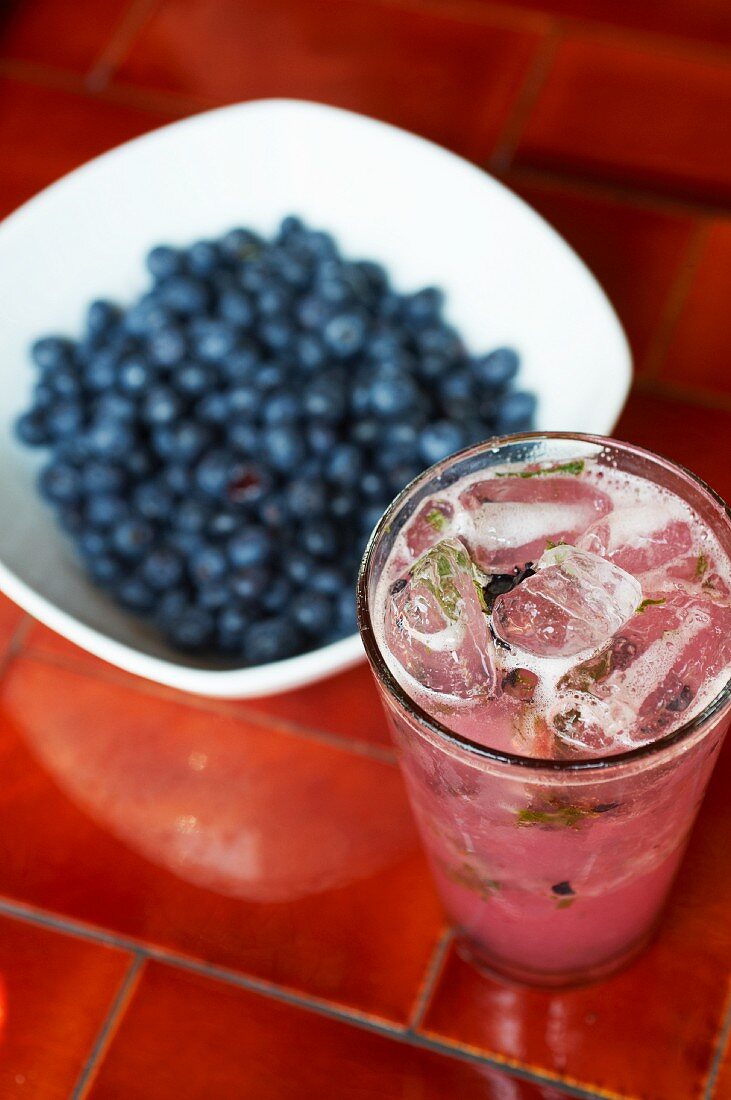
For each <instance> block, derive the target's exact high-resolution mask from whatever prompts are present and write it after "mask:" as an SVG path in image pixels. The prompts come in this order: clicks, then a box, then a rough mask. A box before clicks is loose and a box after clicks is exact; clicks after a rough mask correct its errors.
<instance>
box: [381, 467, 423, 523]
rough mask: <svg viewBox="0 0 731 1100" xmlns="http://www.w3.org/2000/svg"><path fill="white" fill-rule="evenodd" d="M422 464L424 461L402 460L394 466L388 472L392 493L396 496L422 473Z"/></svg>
mask: <svg viewBox="0 0 731 1100" xmlns="http://www.w3.org/2000/svg"><path fill="white" fill-rule="evenodd" d="M422 466H423V463H416V462H402V463H400V464H399V465H398V466H394V467H392V469H391V470H389V472H388V484H389V488H390V490H391V493H390V495H391V496H394V495H395V494H396V493H400V492H401V490H402V489H403V488H404V487H405V486H406V485H408V484H409V482H410V481H413V480H414V478H415V477H417V476H418V475H419V474H420V473H421V470H422ZM371 526H373V525H371ZM369 530H370V528H369Z"/></svg>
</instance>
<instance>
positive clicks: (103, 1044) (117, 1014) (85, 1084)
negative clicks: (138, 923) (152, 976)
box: [70, 952, 145, 1100]
mask: <svg viewBox="0 0 731 1100" xmlns="http://www.w3.org/2000/svg"><path fill="white" fill-rule="evenodd" d="M144 966H145V957H144V955H143V954H142V953H141V952H138V953H136V955H135V957H134V958H133V959H132V960H131V962H130V965H129V967H128V968H127V973H126V974H125V976H124V978H123V979H122V984H121V985H120V987H119V989H118V990H117V994H116V996H115V998H114V1000H113V1001H112V1003H111V1005H110V1006H109V1011H108V1012H107V1015H106V1019H105V1020H104V1023H103V1024H102V1026H101V1028H100V1030H99V1033H98V1035H97V1037H96V1040H95V1042H94V1045H93V1047H92V1048H91V1053H90V1054H89V1057H88V1058H87V1060H86V1064H85V1065H84V1067H83V1069H82V1070H81V1073H80V1075H79V1079H78V1081H77V1082H76V1085H75V1087H74V1090H73V1092H72V1093H71V1098H70V1100H83V1098H84V1097H85V1096H86V1095H88V1090H89V1088H90V1086H91V1085H92V1083H93V1081H94V1078H95V1076H96V1074H97V1072H98V1070H99V1067H100V1066H101V1063H102V1062H103V1060H104V1057H105V1055H106V1053H107V1051H108V1049H109V1047H110V1045H111V1043H112V1041H113V1039H114V1036H115V1034H116V1032H117V1028H118V1027H119V1025H120V1023H121V1022H122V1018H123V1016H124V1014H125V1012H126V1010H127V1007H128V1005H129V1003H130V1001H131V1000H132V997H133V996H134V994H135V991H136V989H137V986H138V985H139V983H140V979H141V977H142V971H143V969H144Z"/></svg>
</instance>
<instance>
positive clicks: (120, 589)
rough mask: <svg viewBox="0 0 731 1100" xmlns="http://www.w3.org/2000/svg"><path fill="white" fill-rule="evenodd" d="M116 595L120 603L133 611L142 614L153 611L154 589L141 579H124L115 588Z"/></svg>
mask: <svg viewBox="0 0 731 1100" xmlns="http://www.w3.org/2000/svg"><path fill="white" fill-rule="evenodd" d="M114 595H115V596H116V597H117V599H118V600H119V602H120V603H121V604H122V605H123V606H124V607H128V608H129V609H130V610H131V611H139V612H142V613H145V612H148V611H152V609H153V607H154V606H155V595H154V593H153V591H152V589H151V588H150V587H149V586H148V585H146V584H145V582H144V581H143V580H141V579H140V578H139V577H124V578H123V579H122V580H120V581H119V583H118V584H117V585H116V586H115V589H114Z"/></svg>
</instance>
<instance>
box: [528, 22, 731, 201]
mask: <svg viewBox="0 0 731 1100" xmlns="http://www.w3.org/2000/svg"><path fill="white" fill-rule="evenodd" d="M730 111H731V70H730V69H729V67H728V65H726V64H725V63H724V62H722V61H719V60H716V59H711V58H710V57H709V58H705V59H699V58H697V57H695V56H694V55H684V54H682V53H681V52H680V51H679V50H676V49H674V48H673V47H672V46H665V45H663V47H662V49H658V48H654V49H653V48H651V47H650V46H649V45H648V46H647V47H640V46H634V45H633V46H631V47H624V46H620V45H618V44H614V43H609V42H605V41H602V40H600V39H595V38H590V37H588V36H587V37H585V38H584V37H579V36H575V37H570V38H568V39H567V40H566V41H565V42H564V43H563V45H562V46H561V48H560V50H559V52H558V55H557V57H556V60H555V63H554V65H553V67H552V69H551V72H550V74H549V77H548V80H547V81H546V84H545V86H544V88H543V90H542V92H541V95H540V96H539V99H538V103H537V104H536V106H535V108H534V110H533V113H532V114H531V117H530V119H529V121H528V125H527V127H526V129H525V132H524V134H523V137H522V140H521V142H520V146H519V149H518V161H519V162H521V163H525V164H532V165H536V166H551V167H561V168H569V169H575V170H577V171H579V172H582V173H585V174H587V175H591V176H594V177H596V176H598V177H600V178H604V179H605V180H606V179H613V180H621V181H624V182H627V183H629V184H631V185H632V186H647V187H654V188H658V189H660V190H663V191H670V192H673V193H676V194H681V195H691V196H696V197H700V198H705V199H712V200H721V201H725V200H727V199H728V198H729V197H731V127H729V125H728V118H729V112H730ZM701 119H702V124H699V120H701Z"/></svg>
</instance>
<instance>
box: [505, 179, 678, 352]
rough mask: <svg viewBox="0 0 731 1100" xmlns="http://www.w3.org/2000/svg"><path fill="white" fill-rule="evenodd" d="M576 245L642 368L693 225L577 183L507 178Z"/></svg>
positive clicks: (510, 184)
mask: <svg viewBox="0 0 731 1100" xmlns="http://www.w3.org/2000/svg"><path fill="white" fill-rule="evenodd" d="M506 182H507V183H508V184H509V186H511V187H513V188H514V190H516V191H517V192H518V194H519V195H521V196H522V197H523V198H524V199H526V201H527V202H529V203H530V204H531V206H534V207H535V209H536V210H537V211H538V213H539V214H542V215H543V217H544V218H546V219H547V220H548V221H549V222H550V223H551V225H553V226H554V228H556V229H557V230H558V231H559V233H561V234H562V235H563V236H564V237H565V238H566V240H567V241H568V243H569V244H570V245H571V246H572V247H573V248H575V249H576V251H577V252H578V254H579V255H580V256H581V258H582V259H583V260H584V261H585V262H586V264H587V266H588V267H589V268H591V270H592V271H593V273H594V274H595V275H596V277H597V279H598V280H599V282H600V283H601V284H602V286H603V287H604V289H605V290H606V292H607V294H608V296H609V298H610V299H611V301H612V303H613V305H614V307H615V309H616V310H617V313H618V314H619V317H620V320H621V321H622V323H623V325H624V326H625V329H626V331H627V336H628V338H629V341H630V344H631V346H632V351H633V354H634V361H635V369H637V370H641V368H642V364H643V360H644V357H645V356H646V354H647V350H648V347H649V346H650V343H651V341H652V338H653V336H654V335H655V333H656V331H657V328H658V324H659V322H660V320H661V318H662V316H663V312H664V310H665V307H666V305H667V301H668V296H669V294H670V290H671V288H672V286H673V283H674V281H675V279H676V277H677V274H678V271H679V270H680V268H681V266H682V263H683V260H684V257H685V255H686V254H687V251H688V246H689V243H690V240H691V238H692V235H693V231H694V229H695V225H696V223H695V221H694V220H693V219H692V218H690V217H682V216H680V215H673V214H665V213H660V212H657V211H653V210H648V209H647V208H646V207H639V206H633V205H631V204H629V203H624V202H616V201H612V200H610V199H605V198H601V197H598V196H595V195H591V194H587V193H586V192H582V191H580V190H577V189H572V188H564V187H558V186H556V187H552V186H546V185H543V184H540V183H533V182H531V183H524V182H520V181H515V180H511V179H510V178H508V180H507V181H506Z"/></svg>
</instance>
